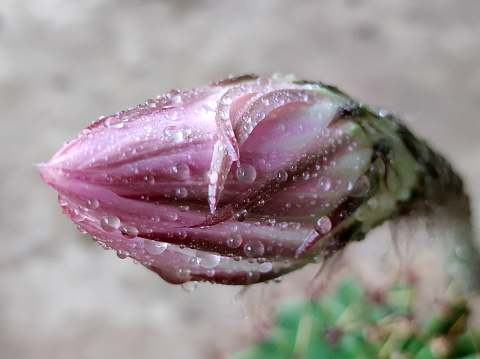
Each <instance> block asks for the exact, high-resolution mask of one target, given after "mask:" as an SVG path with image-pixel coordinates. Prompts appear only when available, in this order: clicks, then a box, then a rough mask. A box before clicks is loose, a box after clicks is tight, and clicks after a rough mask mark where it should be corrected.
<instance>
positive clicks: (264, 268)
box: [259, 262, 273, 273]
mask: <svg viewBox="0 0 480 359" xmlns="http://www.w3.org/2000/svg"><path fill="white" fill-rule="evenodd" d="M272 268H273V264H272V263H271V262H264V263H262V264H260V269H259V271H260V273H268V272H270V271H271V270H272Z"/></svg>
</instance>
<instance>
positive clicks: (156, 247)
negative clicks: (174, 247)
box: [145, 239, 168, 255]
mask: <svg viewBox="0 0 480 359" xmlns="http://www.w3.org/2000/svg"><path fill="white" fill-rule="evenodd" d="M167 245H168V244H167V243H164V242H157V241H152V240H150V239H145V250H146V251H147V252H148V253H150V254H155V255H156V254H162V253H163V252H165V250H166V249H167Z"/></svg>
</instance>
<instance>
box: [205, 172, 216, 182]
mask: <svg viewBox="0 0 480 359" xmlns="http://www.w3.org/2000/svg"><path fill="white" fill-rule="evenodd" d="M207 178H208V181H209V183H210V184H214V183H216V182H217V181H218V172H216V171H208V172H207Z"/></svg>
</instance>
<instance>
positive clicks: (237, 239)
mask: <svg viewBox="0 0 480 359" xmlns="http://www.w3.org/2000/svg"><path fill="white" fill-rule="evenodd" d="M241 245H242V236H241V235H240V233H232V234H230V236H229V237H228V239H227V246H229V247H230V248H238V247H240V246H241Z"/></svg>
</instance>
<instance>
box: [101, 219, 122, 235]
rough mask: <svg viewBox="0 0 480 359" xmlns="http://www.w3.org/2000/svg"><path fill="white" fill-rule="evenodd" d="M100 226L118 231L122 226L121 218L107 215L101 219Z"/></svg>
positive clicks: (105, 229)
mask: <svg viewBox="0 0 480 359" xmlns="http://www.w3.org/2000/svg"><path fill="white" fill-rule="evenodd" d="M100 226H101V227H102V228H103V230H104V231H106V232H113V231H116V230H117V229H118V228H119V227H120V219H119V218H118V217H115V216H106V217H103V218H102V219H101V220H100Z"/></svg>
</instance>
